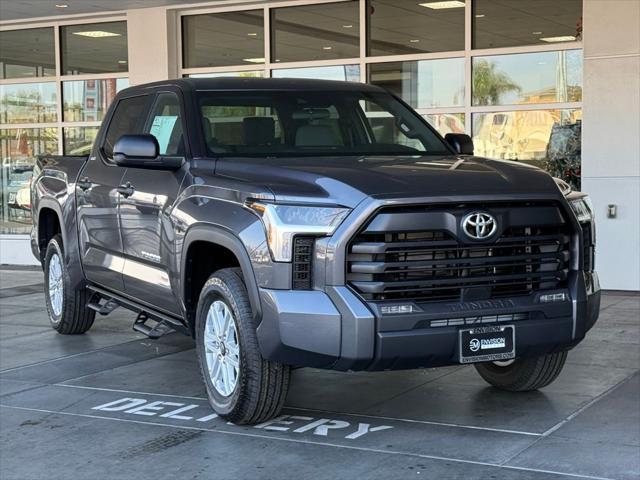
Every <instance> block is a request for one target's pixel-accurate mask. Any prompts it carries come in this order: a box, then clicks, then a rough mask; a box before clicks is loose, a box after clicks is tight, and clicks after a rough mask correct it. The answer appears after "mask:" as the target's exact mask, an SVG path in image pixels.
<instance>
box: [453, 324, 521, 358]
mask: <svg viewBox="0 0 640 480" xmlns="http://www.w3.org/2000/svg"><path fill="white" fill-rule="evenodd" d="M515 335H516V329H515V327H514V326H513V325H500V326H495V327H476V328H465V329H461V330H459V331H458V336H459V337H458V338H459V352H460V363H476V362H493V361H496V360H508V359H510V358H515V356H516V348H515V345H516V336H515Z"/></svg>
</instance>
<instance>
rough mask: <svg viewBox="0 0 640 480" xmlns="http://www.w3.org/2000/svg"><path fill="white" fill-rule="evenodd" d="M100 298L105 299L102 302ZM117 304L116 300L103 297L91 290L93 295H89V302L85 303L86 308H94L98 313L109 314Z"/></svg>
mask: <svg viewBox="0 0 640 480" xmlns="http://www.w3.org/2000/svg"><path fill="white" fill-rule="evenodd" d="M102 300H105V301H104V302H102ZM101 302H102V303H101ZM119 306H120V305H119V304H118V302H116V301H115V300H114V299H113V298H106V299H105V298H103V297H102V295H100V294H99V293H97V292H93V295H91V298H90V299H89V303H87V308H90V309H91V310H95V311H96V312H97V313H99V314H100V315H109V314H110V313H111V312H113V311H114V310H115V309H116V308H118V307H119Z"/></svg>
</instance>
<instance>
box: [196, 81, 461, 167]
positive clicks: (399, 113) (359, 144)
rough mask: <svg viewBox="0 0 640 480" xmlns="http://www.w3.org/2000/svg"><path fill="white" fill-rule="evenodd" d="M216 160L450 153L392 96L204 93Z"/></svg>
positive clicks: (203, 114) (206, 131)
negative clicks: (239, 157)
mask: <svg viewBox="0 0 640 480" xmlns="http://www.w3.org/2000/svg"><path fill="white" fill-rule="evenodd" d="M198 95H199V99H198V101H199V108H200V114H201V118H202V129H203V132H204V137H205V141H206V143H207V148H208V150H209V153H210V154H211V155H212V156H227V157H229V156H267V157H269V156H305V155H307V156H308V155H314V156H317V155H424V154H443V153H444V154H446V153H450V151H449V149H448V148H447V147H446V145H445V143H444V141H443V140H442V138H441V137H439V136H438V134H437V133H435V131H433V130H432V129H431V128H429V127H428V126H427V125H426V124H425V122H424V121H423V120H422V118H421V117H419V116H418V114H416V113H415V112H414V111H412V110H411V109H409V108H407V107H405V106H404V105H403V104H402V103H400V102H399V101H398V100H396V99H395V98H394V97H393V96H392V95H389V94H387V93H378V92H366V91H361V92H358V91H262V92H261V91H257V92H254V91H244V92H239V91H224V92H220V91H218V92H209V91H201V92H199V93H198Z"/></svg>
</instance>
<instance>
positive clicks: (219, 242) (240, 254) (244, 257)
mask: <svg viewBox="0 0 640 480" xmlns="http://www.w3.org/2000/svg"><path fill="white" fill-rule="evenodd" d="M202 245H210V246H211V248H212V250H214V251H215V249H223V250H218V253H219V254H220V253H222V252H223V251H226V252H229V253H230V254H231V255H233V258H234V259H235V260H236V261H237V264H236V265H237V266H238V267H240V270H241V271H242V276H243V278H244V283H245V286H246V288H247V293H248V295H249V303H250V304H251V311H252V313H253V319H254V322H255V325H256V326H257V325H258V323H259V322H260V318H262V308H261V305H260V295H259V292H258V284H257V282H256V278H255V275H254V273H253V266H252V263H251V259H250V258H249V254H248V253H247V250H246V248H245V246H244V244H243V243H242V241H241V240H240V238H238V237H237V236H236V235H235V234H234V233H233V232H231V231H229V230H227V229H224V228H222V227H219V226H216V225H212V224H197V225H193V226H191V227H190V228H189V230H188V231H187V233H186V235H185V240H184V243H183V245H182V255H181V260H180V282H181V283H180V285H181V295H182V300H183V303H184V306H185V309H186V319H187V322H188V323H189V325H190V327H191V328H192V329H193V326H194V321H193V314H194V313H195V307H196V306H194V305H191V302H190V297H191V296H192V293H193V290H192V289H191V279H190V278H189V275H188V274H189V273H190V272H191V271H192V267H191V265H190V264H189V262H190V261H191V262H192V261H193V258H192V255H193V253H194V248H196V247H198V246H202ZM221 260H222V261H221V263H220V266H219V268H225V267H228V266H232V265H230V264H229V261H228V260H229V259H226V258H225V259H221ZM217 269H218V268H216V270H217ZM214 271H215V270H214ZM211 273H213V272H211ZM196 288H197V287H196ZM198 294H199V290H198Z"/></svg>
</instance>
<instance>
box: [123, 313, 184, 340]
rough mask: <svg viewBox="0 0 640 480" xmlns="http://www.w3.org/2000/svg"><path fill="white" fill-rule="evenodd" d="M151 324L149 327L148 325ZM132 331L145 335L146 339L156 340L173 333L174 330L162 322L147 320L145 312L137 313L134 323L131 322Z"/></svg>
mask: <svg viewBox="0 0 640 480" xmlns="http://www.w3.org/2000/svg"><path fill="white" fill-rule="evenodd" d="M149 322H151V325H149V324H148V323H149ZM133 329H134V330H135V331H136V332H140V333H143V334H145V335H146V336H147V337H149V338H151V339H153V340H157V339H158V338H160V337H162V336H163V335H166V334H168V333H172V332H175V330H174V329H173V328H172V327H171V325H169V324H168V323H167V322H166V321H164V320H160V321H158V320H156V319H153V318H149V316H148V315H147V313H146V312H140V313H138V316H137V317H136V321H135V322H133Z"/></svg>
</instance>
